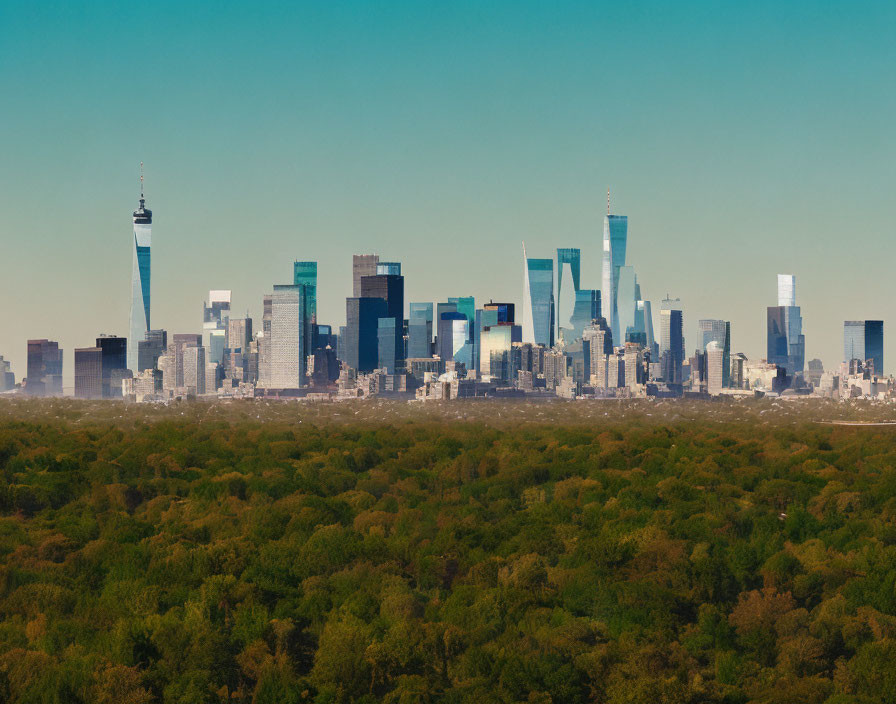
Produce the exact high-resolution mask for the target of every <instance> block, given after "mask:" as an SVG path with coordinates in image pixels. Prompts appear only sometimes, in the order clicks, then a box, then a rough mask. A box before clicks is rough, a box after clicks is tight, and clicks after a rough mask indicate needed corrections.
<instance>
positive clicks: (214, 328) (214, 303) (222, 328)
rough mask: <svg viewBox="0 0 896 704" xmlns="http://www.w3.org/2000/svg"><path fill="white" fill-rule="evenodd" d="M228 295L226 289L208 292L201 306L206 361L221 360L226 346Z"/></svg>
mask: <svg viewBox="0 0 896 704" xmlns="http://www.w3.org/2000/svg"><path fill="white" fill-rule="evenodd" d="M230 297H231V293H230V291H227V290H216V291H209V292H208V303H207V304H205V305H204V306H203V308H202V338H203V341H204V344H205V348H206V361H207V362H214V363H218V362H223V361H224V348H225V347H227V321H228V320H230Z"/></svg>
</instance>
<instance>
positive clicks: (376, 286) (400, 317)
mask: <svg viewBox="0 0 896 704" xmlns="http://www.w3.org/2000/svg"><path fill="white" fill-rule="evenodd" d="M361 297H362V298H382V299H383V300H384V301H385V302H386V314H385V315H381V316H380V317H381V318H394V319H395V327H394V329H393V334H394V335H395V354H396V359H395V364H396V367H398V368H399V369H401V368H403V367H404V277H403V276H400V275H396V274H377V275H376V276H362V277H361ZM376 328H377V329H378V328H379V323H377V325H376ZM377 334H378V333H377ZM377 334H374V341H376V340H377V339H378V338H377ZM374 344H376V342H374Z"/></svg>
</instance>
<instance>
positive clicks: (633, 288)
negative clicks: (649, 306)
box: [613, 266, 646, 345]
mask: <svg viewBox="0 0 896 704" xmlns="http://www.w3.org/2000/svg"><path fill="white" fill-rule="evenodd" d="M638 292H639V286H638V278H637V277H636V276H635V268H634V267H633V266H620V267H619V268H618V269H617V276H616V313H615V315H616V321H617V323H616V325H615V326H614V327H613V337H614V338H615V339H618V340H619V343H620V345H621V344H622V343H623V342H625V340H628V339H631V337H632V335H633V334H637V333H639V332H641V330H640V329H639V328H640V327H643V326H639V325H638V324H637V321H636V320H635V318H636V315H635V314H636V312H637V303H638V298H639V293H638ZM617 330H618V335H619V336H620V337H618V338H617V337H616V335H617ZM644 344H645V345H646V342H644Z"/></svg>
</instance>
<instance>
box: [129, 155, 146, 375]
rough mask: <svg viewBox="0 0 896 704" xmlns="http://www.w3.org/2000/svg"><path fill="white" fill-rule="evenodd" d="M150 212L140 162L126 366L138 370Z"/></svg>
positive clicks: (144, 309) (142, 326)
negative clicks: (138, 203)
mask: <svg viewBox="0 0 896 704" xmlns="http://www.w3.org/2000/svg"><path fill="white" fill-rule="evenodd" d="M151 245H152V211H151V210H149V209H148V208H147V207H146V200H145V199H144V197H143V164H142V163H141V164H140V207H138V208H137V210H135V211H134V250H133V251H134V256H133V264H132V269H131V270H132V273H131V316H130V327H129V333H128V339H129V340H130V344H129V345H128V358H127V360H126V362H125V364H126V366H127V368H128V369H137V363H138V359H137V355H138V353H139V345H140V342H141V341H142V340H145V339H146V333H147V332H148V331H149V329H150V328H149V304H150V298H149V282H150V274H151V266H150V264H151V262H150V247H151Z"/></svg>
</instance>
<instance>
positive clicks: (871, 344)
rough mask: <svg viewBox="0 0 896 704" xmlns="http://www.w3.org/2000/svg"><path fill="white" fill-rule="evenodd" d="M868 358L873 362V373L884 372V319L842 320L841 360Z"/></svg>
mask: <svg viewBox="0 0 896 704" xmlns="http://www.w3.org/2000/svg"><path fill="white" fill-rule="evenodd" d="M856 359H857V360H859V361H860V362H862V363H864V362H867V361H868V360H869V359H870V360H872V362H873V364H874V373H875V374H877V375H878V376H883V373H884V321H883V320H846V321H844V322H843V361H844V362H847V363H848V362H851V361H853V360H856Z"/></svg>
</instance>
